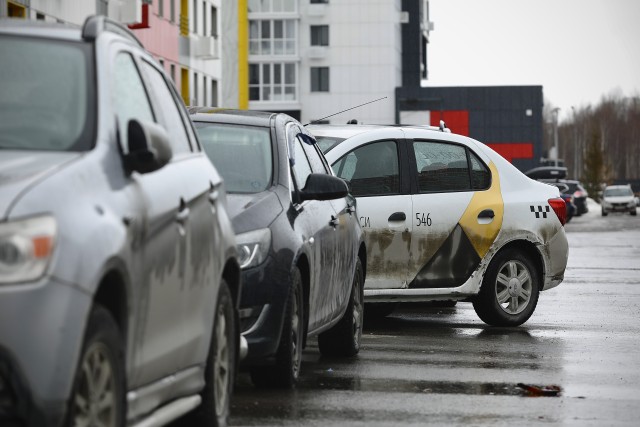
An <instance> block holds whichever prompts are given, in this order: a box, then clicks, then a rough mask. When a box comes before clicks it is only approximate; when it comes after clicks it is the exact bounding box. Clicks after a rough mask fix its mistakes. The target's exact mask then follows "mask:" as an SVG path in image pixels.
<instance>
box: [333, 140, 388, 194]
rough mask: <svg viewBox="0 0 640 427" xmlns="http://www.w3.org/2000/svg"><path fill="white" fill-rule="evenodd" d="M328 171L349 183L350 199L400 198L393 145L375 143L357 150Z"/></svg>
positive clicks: (385, 142) (386, 142)
mask: <svg viewBox="0 0 640 427" xmlns="http://www.w3.org/2000/svg"><path fill="white" fill-rule="evenodd" d="M332 167H333V171H334V172H335V174H336V175H337V176H339V177H340V178H342V179H344V180H345V181H347V183H349V187H350V188H351V193H352V194H353V195H354V196H380V195H388V194H400V173H399V168H398V150H397V147H396V143H395V141H379V142H374V143H373V144H368V145H364V146H362V147H359V148H357V149H355V150H353V151H351V152H350V153H348V154H347V155H345V156H344V157H342V158H341V159H340V160H338V161H337V162H336V163H334V164H333V166H332Z"/></svg>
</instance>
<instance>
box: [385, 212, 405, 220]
mask: <svg viewBox="0 0 640 427" xmlns="http://www.w3.org/2000/svg"><path fill="white" fill-rule="evenodd" d="M406 219H407V215H406V214H405V213H404V212H394V213H392V214H391V216H389V221H405V220H406Z"/></svg>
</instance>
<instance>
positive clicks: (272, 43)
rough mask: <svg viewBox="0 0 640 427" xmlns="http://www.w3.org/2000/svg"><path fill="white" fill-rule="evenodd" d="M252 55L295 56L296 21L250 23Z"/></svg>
mask: <svg viewBox="0 0 640 427" xmlns="http://www.w3.org/2000/svg"><path fill="white" fill-rule="evenodd" d="M249 53H250V54H251V55H295V54H296V21H295V20H293V19H274V20H251V21H249Z"/></svg>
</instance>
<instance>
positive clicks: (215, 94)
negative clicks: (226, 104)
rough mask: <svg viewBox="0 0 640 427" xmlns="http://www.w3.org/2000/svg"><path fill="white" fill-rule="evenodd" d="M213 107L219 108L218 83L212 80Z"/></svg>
mask: <svg viewBox="0 0 640 427" xmlns="http://www.w3.org/2000/svg"><path fill="white" fill-rule="evenodd" d="M211 106H212V107H217V106H218V81H217V80H213V79H211Z"/></svg>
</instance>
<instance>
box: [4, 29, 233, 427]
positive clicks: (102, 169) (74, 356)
mask: <svg viewBox="0 0 640 427" xmlns="http://www.w3.org/2000/svg"><path fill="white" fill-rule="evenodd" d="M0 57H2V58H4V59H3V60H2V61H0V75H1V76H2V79H0V93H1V94H2V96H1V98H0V425H2V426H7V425H9V426H12V425H28V426H38V427H41V426H60V425H65V426H82V425H86V426H110V427H114V426H122V425H134V424H135V425H138V424H140V423H143V424H144V425H151V424H164V423H167V422H168V421H170V420H171V419H174V418H176V417H178V416H180V415H182V414H185V413H187V412H191V414H190V415H193V416H194V418H197V419H198V422H201V421H204V422H203V423H205V422H206V423H207V425H219V424H225V423H226V421H227V417H228V413H229V397H230V394H231V390H232V385H233V375H234V371H235V366H236V359H237V356H238V354H239V341H240V339H239V332H238V329H239V328H238V316H237V312H238V311H237V310H238V309H237V306H238V300H239V294H240V279H239V278H240V274H239V272H240V269H239V265H238V262H237V259H236V251H235V240H234V237H233V231H232V227H231V224H230V222H229V218H228V217H227V213H226V207H225V205H226V201H225V193H224V191H223V188H222V181H221V178H220V176H219V174H218V173H217V172H216V170H215V168H214V167H213V166H212V164H211V162H210V161H209V160H208V159H207V157H206V155H205V154H204V152H203V151H202V148H201V147H200V144H199V142H198V140H197V138H196V135H195V132H194V130H193V127H192V125H191V123H190V121H189V117H188V115H187V113H186V110H185V108H184V106H183V104H182V103H181V101H180V98H179V97H178V95H177V93H176V91H175V88H174V87H173V85H172V84H171V83H170V81H169V80H168V78H167V77H166V75H165V74H164V73H163V71H162V70H161V68H160V67H159V66H158V65H157V63H156V61H155V60H154V59H153V57H152V56H151V55H150V54H149V53H147V52H146V51H145V50H144V49H143V47H142V45H141V44H140V43H139V41H138V40H137V39H136V38H135V37H134V36H133V35H132V34H131V33H130V32H129V31H128V30H127V29H126V28H125V27H123V26H120V25H119V24H117V23H114V22H112V21H109V20H108V19H106V18H104V17H90V18H88V19H87V21H86V22H85V24H84V26H83V27H82V28H81V29H79V28H73V27H67V26H62V25H57V24H56V25H50V24H44V25H36V24H35V23H29V22H28V21H26V22H25V21H19V22H6V21H3V22H1V23H0ZM8 58H10V59H8ZM194 408H196V410H195V411H191V410H192V409H194ZM194 424H195V423H194ZM190 425H193V424H190Z"/></svg>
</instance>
